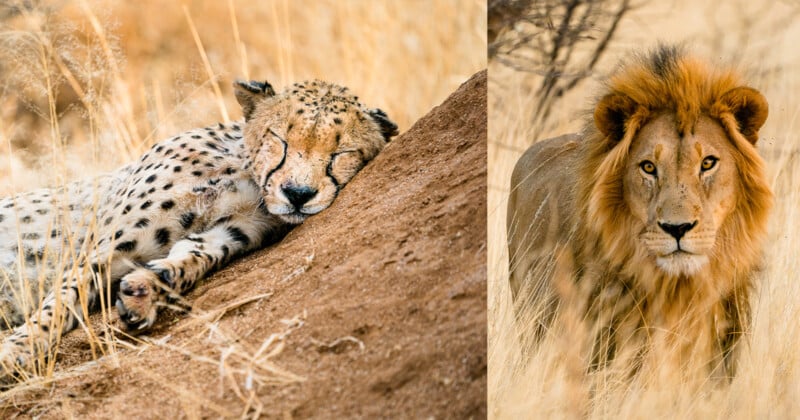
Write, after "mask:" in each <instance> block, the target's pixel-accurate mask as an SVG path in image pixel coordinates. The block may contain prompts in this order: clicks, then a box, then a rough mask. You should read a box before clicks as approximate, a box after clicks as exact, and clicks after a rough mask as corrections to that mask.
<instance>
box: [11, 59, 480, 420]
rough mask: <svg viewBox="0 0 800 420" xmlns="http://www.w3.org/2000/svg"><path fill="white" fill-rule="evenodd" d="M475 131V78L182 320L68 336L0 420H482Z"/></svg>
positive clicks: (223, 273) (214, 279)
mask: <svg viewBox="0 0 800 420" xmlns="http://www.w3.org/2000/svg"><path fill="white" fill-rule="evenodd" d="M486 128H487V127H486V71H485V70H484V71H482V72H480V73H477V74H476V75H474V76H473V77H472V78H471V79H470V80H469V81H467V82H466V83H464V84H463V85H462V86H461V87H460V88H459V89H458V90H457V91H456V92H455V93H453V94H452V95H451V96H450V98H448V99H447V100H446V101H445V102H444V103H443V104H442V105H440V106H438V107H436V108H434V109H433V110H431V111H430V112H429V113H428V115H426V116H425V117H423V118H422V119H420V120H419V121H418V122H417V123H416V124H415V125H414V126H413V127H412V128H411V129H409V130H408V131H407V132H405V133H404V134H403V135H401V136H399V137H398V138H396V139H395V140H393V141H392V142H391V143H390V144H389V145H388V146H387V147H386V149H385V150H384V151H383V152H382V153H381V154H380V155H379V156H378V157H377V158H376V159H375V160H374V161H373V162H372V163H370V164H369V165H368V167H366V168H365V169H364V170H363V171H362V172H361V173H360V174H359V175H358V176H357V177H356V178H355V179H354V180H353V181H352V182H351V183H350V184H349V185H348V186H347V187H346V188H345V189H344V190H343V191H342V192H341V194H340V196H339V197H338V199H337V200H336V202H335V203H334V204H333V206H332V207H331V208H330V209H328V210H326V211H324V212H322V213H321V214H319V215H317V216H314V217H312V218H310V219H309V220H308V221H306V222H305V223H304V224H303V225H301V226H299V227H297V228H295V229H294V230H293V231H292V232H290V233H289V235H288V236H287V237H286V238H285V239H284V240H283V241H281V242H280V243H278V244H276V245H274V246H271V247H269V248H267V249H265V250H262V251H259V252H256V253H254V254H252V255H250V256H247V257H245V258H243V259H241V260H239V261H237V262H235V263H234V264H232V265H230V266H229V267H227V268H225V269H223V270H220V271H219V272H217V273H216V274H214V275H213V276H211V277H210V278H209V279H208V280H207V281H206V282H205V283H203V284H202V285H200V286H199V287H198V288H197V289H196V290H195V291H193V292H192V293H190V294H189V296H188V298H187V300H188V301H189V302H190V303H191V304H192V306H193V310H192V312H191V314H180V313H177V312H168V313H164V314H162V317H161V318H160V321H159V323H158V326H157V328H156V329H155V330H154V331H152V332H150V333H149V334H148V335H147V336H146V337H139V339H138V340H145V341H146V342H145V343H143V342H142V341H137V339H133V338H129V339H125V338H123V340H124V341H126V342H130V343H133V344H136V345H137V348H132V349H127V348H124V346H120V347H119V351H118V352H116V354H115V355H113V356H106V357H102V358H100V359H98V360H96V361H93V360H92V358H91V357H90V355H91V351H90V347H89V345H87V342H88V340H87V336H86V333H85V332H83V331H75V332H73V333H70V334H68V335H67V336H66V337H65V340H64V343H63V344H62V346H61V354H60V356H59V359H58V360H59V362H58V365H57V368H56V369H57V372H58V373H57V374H56V375H55V380H53V381H51V382H45V383H40V384H34V385H25V386H19V387H17V388H16V389H13V390H12V391H9V392H6V393H5V394H0V398H2V400H0V417H1V418H9V417H32V416H41V417H44V418H62V417H77V418H110V417H125V418H219V417H241V416H243V415H244V416H247V417H254V416H256V415H260V416H262V417H266V418H275V417H277V418H376V417H388V418H398V417H399V418H437V419H438V418H458V419H464V418H484V417H486ZM258 295H261V298H258V299H254V300H251V301H247V302H244V301H242V299H245V298H247V297H251V296H258ZM217 318H218V319H217ZM92 322H93V323H94V324H96V323H98V322H100V319H99V317H98V316H94V317H93V318H92ZM270 339H273V341H270ZM265 343H267V344H266V345H265ZM261 348H263V351H262V352H261V353H260V354H259V349H261ZM246 355H250V357H251V359H248V358H247V356H246ZM253 355H257V356H258V357H255V359H259V360H258V361H257V362H254V361H252V356H253ZM270 369H273V370H271V371H270Z"/></svg>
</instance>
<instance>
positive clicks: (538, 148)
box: [508, 46, 772, 376]
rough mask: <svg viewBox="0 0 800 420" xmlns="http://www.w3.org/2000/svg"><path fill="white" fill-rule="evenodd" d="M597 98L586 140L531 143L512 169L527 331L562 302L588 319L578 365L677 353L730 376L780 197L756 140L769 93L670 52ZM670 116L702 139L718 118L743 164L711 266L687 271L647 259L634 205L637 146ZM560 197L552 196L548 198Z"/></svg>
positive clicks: (637, 66) (512, 234)
mask: <svg viewBox="0 0 800 420" xmlns="http://www.w3.org/2000/svg"><path fill="white" fill-rule="evenodd" d="M599 98H600V99H598V101H597V102H596V106H595V108H594V114H593V116H594V118H593V120H592V121H590V122H588V123H587V124H586V125H585V128H584V130H583V132H582V133H580V135H578V136H575V135H572V136H562V137H559V138H556V139H551V140H546V141H543V142H539V143H537V144H535V145H534V146H533V147H532V148H531V149H530V150H529V151H528V152H526V154H525V155H524V156H523V157H522V158H521V159H520V162H519V163H518V164H517V166H516V168H515V171H514V175H513V177H512V193H511V196H510V197H509V208H508V235H509V255H510V272H511V276H510V281H511V286H512V292H513V295H514V300H515V306H516V308H517V309H518V311H517V313H518V316H519V315H520V313H521V312H524V311H521V309H525V308H527V307H532V306H537V305H538V307H537V311H538V312H537V315H535V316H534V318H536V319H534V321H533V322H534V323H535V324H536V325H537V326H536V327H535V328H533V330H534V331H532V332H531V334H533V335H541V333H542V332H544V331H546V330H548V328H549V325H550V324H551V323H552V320H553V319H558V318H557V317H556V316H555V312H556V309H557V307H560V308H561V309H563V310H562V311H561V312H563V313H570V312H571V314H572V316H574V317H576V318H578V319H579V320H581V321H582V322H583V325H584V328H583V329H582V330H581V331H580V332H578V331H571V332H572V333H573V334H578V335H583V337H581V338H580V339H579V341H580V340H582V341H583V343H582V345H583V346H584V347H583V348H585V349H586V351H585V352H584V354H583V360H584V361H585V362H587V363H588V365H589V366H590V367H593V368H597V367H603V366H608V365H609V364H612V363H613V364H614V366H619V367H624V368H625V369H630V368H633V371H636V370H639V369H641V368H642V367H643V366H649V367H651V368H652V367H655V366H656V365H662V364H663V363H664V362H665V361H672V362H674V363H677V364H678V366H677V367H678V368H680V369H687V368H692V367H695V368H700V369H701V371H703V372H705V373H711V374H713V375H715V376H729V375H731V374H732V373H733V372H734V363H733V360H734V357H733V349H734V347H735V346H734V345H735V344H736V343H737V341H738V340H739V338H740V337H741V336H742V335H743V334H744V333H745V331H746V328H747V325H748V324H749V309H750V304H751V302H750V295H751V289H752V286H753V281H754V278H755V275H756V273H757V272H758V270H759V269H760V265H761V261H762V244H763V241H764V239H765V236H766V230H767V219H768V215H769V210H770V207H771V205H772V192H771V190H770V188H769V184H768V182H767V179H766V176H765V174H764V163H763V161H762V159H761V158H760V156H759V155H758V152H757V150H756V148H755V142H756V141H757V139H758V129H759V128H760V127H761V125H762V124H763V123H764V121H765V120H766V116H767V103H766V100H765V99H764V98H763V96H761V94H760V93H758V92H757V91H756V90H754V89H751V88H749V87H744V85H743V84H742V81H741V80H740V78H739V76H738V75H737V74H736V73H735V72H734V71H732V70H730V69H724V68H721V67H718V66H713V65H708V64H706V63H705V62H703V61H701V60H699V59H696V58H693V57H692V56H690V55H688V54H686V52H685V51H684V50H683V49H682V48H678V47H672V46H659V47H658V48H656V49H655V50H653V51H651V52H650V53H648V54H640V55H637V56H635V57H634V58H633V59H632V60H630V61H629V62H627V63H623V64H622V65H621V66H620V68H619V69H618V70H617V71H616V72H615V73H614V74H613V75H612V76H611V77H610V78H609V79H608V81H607V82H606V83H605V85H604V87H603V89H602V92H601V95H600V96H599ZM664 114H669V115H670V118H671V120H670V121H674V129H675V130H676V131H677V133H678V135H679V136H680V137H681V138H682V137H683V136H684V135H687V134H689V133H691V134H692V135H694V133H695V130H696V129H698V127H700V126H701V124H700V123H699V122H700V120H701V119H706V120H709V121H715V122H716V124H719V126H721V128H722V131H721V132H724V134H725V135H726V136H727V141H726V142H725V144H726V147H728V148H729V151H730V154H731V155H732V156H733V160H734V164H735V167H736V176H735V178H736V179H734V180H729V181H730V182H732V183H733V185H734V191H735V193H734V195H735V198H734V200H735V204H734V205H733V210H732V211H731V212H730V213H729V214H728V215H727V217H725V219H724V221H723V222H722V223H721V225H719V226H718V228H717V231H716V240H715V242H714V245H713V249H712V251H711V252H710V253H709V254H708V257H709V259H708V263H707V264H706V266H704V268H703V269H702V270H699V271H698V272H696V273H692V274H690V275H687V274H678V275H676V274H675V273H669V272H665V271H664V270H659V268H658V266H656V265H654V264H653V263H652V258H651V256H650V255H648V253H647V252H646V250H643V249H642V245H641V244H640V243H639V242H637V240H636V238H637V232H636V230H635V229H636V227H635V226H636V221H635V220H634V218H633V215H632V213H631V211H630V210H629V207H628V204H627V203H626V201H625V192H624V188H623V178H624V176H625V171H626V168H629V167H630V165H629V162H628V160H629V158H630V156H629V153H630V150H631V148H632V145H633V142H635V141H637V134H638V133H639V132H640V131H641V129H642V127H644V126H645V125H646V124H648V122H650V121H652V120H654V119H655V118H658V117H659V116H662V115H664ZM548 168H549V169H548ZM543 180H547V181H546V182H545V181H543ZM548 184H549V185H548ZM555 196H558V197H559V198H558V199H557V201H558V202H557V203H553V202H552V199H551V201H548V198H552V197H555ZM678 243H680V238H678ZM679 249H680V245H679ZM529 327H530V325H528V328H529ZM567 329H570V328H567ZM563 330H565V329H564V328H556V329H555V331H563ZM573 330H574V329H573ZM675 367H676V366H675V365H674V364H673V365H672V366H671V367H670V369H674V368H675Z"/></svg>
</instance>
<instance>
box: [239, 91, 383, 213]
mask: <svg viewBox="0 0 800 420" xmlns="http://www.w3.org/2000/svg"><path fill="white" fill-rule="evenodd" d="M236 86H237V89H240V90H239V91H237V98H239V99H240V103H242V102H244V103H242V107H243V110H244V112H245V119H246V121H247V125H246V127H245V145H246V147H247V152H248V155H249V158H250V159H249V160H250V163H251V165H252V166H251V168H250V171H251V173H252V174H253V178H254V180H255V181H256V182H257V183H258V185H259V186H260V188H261V190H262V194H263V198H264V204H265V207H266V209H267V211H269V213H271V214H274V215H276V216H279V217H280V218H281V219H283V220H284V221H285V222H287V223H291V224H298V223H301V222H303V221H304V220H305V219H306V218H307V217H308V216H311V215H314V214H317V213H319V212H321V211H322V210H324V209H326V208H328V207H329V206H330V205H331V203H333V201H334V199H335V198H336V196H337V194H338V192H339V189H340V188H341V187H343V186H344V185H345V184H346V183H347V182H349V181H350V180H351V179H352V178H353V176H355V174H356V173H358V171H359V170H361V168H363V167H364V165H365V164H366V163H367V162H368V161H370V160H371V159H372V158H373V157H375V155H376V154H377V153H378V152H379V151H380V150H381V149H382V148H383V146H384V144H385V143H386V142H387V141H388V140H389V139H390V138H391V136H393V135H396V134H397V126H396V125H395V124H394V123H392V122H391V121H390V120H389V119H388V117H387V116H386V114H385V113H383V111H381V110H378V109H375V110H372V109H367V108H366V107H364V106H363V105H362V104H360V103H359V102H358V101H357V100H356V97H355V96H353V95H351V94H350V93H349V92H348V91H347V89H346V88H343V87H340V86H336V85H332V84H329V83H325V82H319V81H313V82H306V83H298V84H295V85H294V86H292V87H291V88H289V89H287V90H286V91H285V92H284V93H282V94H281V95H275V94H274V92H272V89H271V87H269V88H268V89H267V87H268V86H269V85H267V84H260V83H258V82H249V83H247V84H245V83H242V82H239V83H237V84H236ZM248 87H249V88H252V89H253V90H255V91H256V92H252V91H251V90H250V89H248ZM267 91H270V92H272V93H271V94H269V92H267ZM260 93H265V94H264V95H263V97H262V98H257V97H255V98H254V97H253V96H257V95H259V94H260ZM248 110H249V112H248Z"/></svg>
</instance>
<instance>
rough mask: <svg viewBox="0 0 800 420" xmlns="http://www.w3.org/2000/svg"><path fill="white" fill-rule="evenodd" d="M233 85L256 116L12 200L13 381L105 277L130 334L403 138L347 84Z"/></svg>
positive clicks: (2, 255)
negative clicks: (29, 306)
mask: <svg viewBox="0 0 800 420" xmlns="http://www.w3.org/2000/svg"><path fill="white" fill-rule="evenodd" d="M234 88H235V94H236V98H237V100H238V102H239V104H240V105H241V106H242V110H243V114H244V120H245V121H244V123H242V122H233V123H228V124H218V125H216V126H212V127H207V128H203V129H196V130H192V131H188V132H185V133H182V134H180V135H177V136H175V137H173V138H170V139H168V140H165V141H163V142H161V143H158V144H156V145H155V146H153V148H151V149H150V150H149V151H148V152H147V153H145V154H144V155H143V156H142V157H141V158H140V159H138V160H137V161H136V162H134V163H132V164H129V165H126V166H124V167H122V168H120V169H119V170H117V171H115V172H113V173H110V174H107V175H104V176H101V177H98V178H96V179H93V180H89V181H84V182H76V183H72V184H68V185H66V186H64V187H62V188H56V189H42V190H38V191H34V192H30V193H24V194H19V195H16V196H13V197H8V198H4V199H0V238H2V240H1V241H0V244H2V245H0V246H2V249H0V269H2V270H4V272H5V275H6V276H7V278H8V279H9V280H10V281H5V282H3V284H2V286H1V288H0V312H1V313H0V315H2V320H0V327H3V328H4V329H5V328H14V330H13V331H12V332H11V334H10V335H9V336H8V337H7V338H6V339H5V341H4V342H3V345H2V349H1V350H0V363H2V366H3V369H4V373H5V375H6V376H7V375H10V374H13V373H14V372H21V371H26V372H30V371H32V370H34V368H35V365H36V362H37V361H40V360H43V357H44V356H45V355H46V354H47V352H48V350H49V349H50V346H51V342H53V341H55V340H56V339H57V338H58V337H59V336H60V335H61V334H63V333H65V332H67V331H69V330H71V329H73V328H75V327H76V326H77V325H78V323H80V322H83V318H84V316H85V314H84V313H83V311H82V309H81V308H83V307H89V308H91V307H93V306H95V305H96V304H98V303H99V301H100V296H101V295H103V296H105V294H104V293H105V292H106V287H107V285H109V286H111V290H116V289H118V290H119V291H118V293H117V298H116V308H117V310H118V311H119V315H120V320H121V322H122V324H123V325H124V327H125V328H126V329H128V330H133V331H138V330H143V329H146V328H148V327H150V326H151V325H153V323H154V322H155V321H156V318H157V316H158V311H159V309H160V308H161V307H163V306H164V305H165V303H166V301H167V299H168V298H169V297H170V296H175V295H181V294H183V293H185V292H186V291H188V290H189V289H191V288H192V287H193V286H194V285H195V284H196V283H197V282H198V281H199V280H200V279H202V278H203V277H204V276H205V275H206V274H207V273H208V272H209V271H211V270H214V269H216V268H219V267H221V266H222V265H224V264H226V263H227V262H229V261H230V260H231V259H232V258H234V257H236V256H237V255H240V254H242V253H245V252H248V251H251V250H254V249H257V248H259V247H262V246H263V245H265V244H268V243H270V242H274V241H276V240H278V239H280V238H281V237H282V236H283V234H285V233H286V232H287V231H288V229H290V228H291V227H292V226H293V225H297V224H299V223H301V222H303V221H304V220H305V219H306V218H308V217H309V216H311V215H314V214H317V213H319V212H320V211H322V210H324V209H326V208H327V207H329V206H330V205H331V203H332V202H333V201H334V199H335V198H336V196H337V194H338V193H339V190H340V189H341V188H342V187H343V186H344V185H345V184H346V183H347V182H348V181H350V179H351V178H352V177H353V176H354V175H355V174H356V173H357V172H358V171H359V170H360V169H361V168H362V167H363V166H364V165H365V164H366V163H367V162H368V161H370V160H371V159H372V158H373V157H375V156H376V155H377V153H378V152H379V151H380V150H381V149H382V148H383V146H384V145H385V144H386V142H388V141H389V140H390V139H391V137H392V136H394V135H397V126H396V125H395V124H394V123H393V122H391V120H389V118H388V117H387V115H386V114H385V113H384V112H383V111H381V110H380V109H370V108H367V107H365V106H364V105H363V104H361V103H360V102H358V98H357V97H356V96H354V95H353V94H351V93H350V92H349V91H348V89H347V88H344V87H341V86H338V85H335V84H330V83H326V82H321V81H310V82H304V83H297V84H294V85H293V86H290V87H289V88H287V89H286V90H285V91H283V92H282V93H280V94H276V93H275V91H274V90H273V88H272V86H270V85H269V84H268V83H261V82H257V81H250V82H242V81H237V82H236V83H235V84H234ZM56 273H63V275H56ZM31 279H33V280H31ZM36 279H44V280H45V281H44V283H45V287H44V291H45V293H46V296H45V297H44V298H43V300H41V301H42V302H43V303H42V304H41V307H39V308H36V309H34V310H32V311H27V312H26V310H25V308H24V306H25V305H20V303H19V302H20V300H21V299H19V296H22V295H27V296H32V298H33V299H32V301H34V302H38V301H40V299H39V298H38V296H37V292H38V290H39V282H38V281H37V280H36ZM109 280H110V281H109ZM79 296H83V297H85V299H87V300H88V303H87V302H84V304H83V305H82V304H81V302H80V301H79ZM29 312H30V313H29Z"/></svg>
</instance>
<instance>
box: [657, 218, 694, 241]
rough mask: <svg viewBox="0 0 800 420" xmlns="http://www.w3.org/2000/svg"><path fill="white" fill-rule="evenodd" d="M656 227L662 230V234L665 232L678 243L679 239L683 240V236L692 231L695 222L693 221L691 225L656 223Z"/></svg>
mask: <svg viewBox="0 0 800 420" xmlns="http://www.w3.org/2000/svg"><path fill="white" fill-rule="evenodd" d="M658 226H660V227H661V229H662V230H664V232H667V233H669V234H670V235H672V237H673V238H675V240H676V241H680V240H681V238H683V235H685V234H686V232H688V231H690V230H692V228H694V227H695V226H697V220H695V221H694V222H692V223H681V224H679V225H673V224H671V223H661V222H658Z"/></svg>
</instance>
